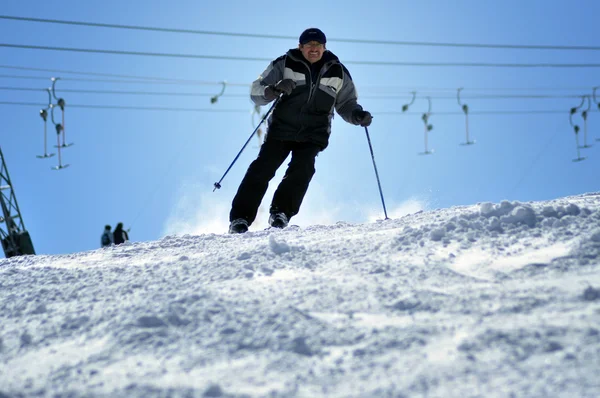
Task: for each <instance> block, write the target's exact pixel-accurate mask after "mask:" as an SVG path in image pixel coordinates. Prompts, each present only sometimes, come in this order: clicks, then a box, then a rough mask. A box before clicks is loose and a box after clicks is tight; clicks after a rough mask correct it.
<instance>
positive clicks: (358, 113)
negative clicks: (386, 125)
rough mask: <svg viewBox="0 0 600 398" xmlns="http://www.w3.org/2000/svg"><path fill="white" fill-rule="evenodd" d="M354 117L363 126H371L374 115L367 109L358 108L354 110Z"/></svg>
mask: <svg viewBox="0 0 600 398" xmlns="http://www.w3.org/2000/svg"><path fill="white" fill-rule="evenodd" d="M352 117H353V118H354V121H355V122H356V123H358V124H360V125H361V126H362V127H369V126H370V125H371V122H372V121H373V116H371V114H370V113H369V112H367V111H363V110H362V109H356V110H354V112H352Z"/></svg>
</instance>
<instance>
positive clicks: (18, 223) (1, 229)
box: [0, 148, 35, 258]
mask: <svg viewBox="0 0 600 398" xmlns="http://www.w3.org/2000/svg"><path fill="white" fill-rule="evenodd" d="M0 160H2V168H1V169H0V206H1V207H2V214H1V215H0V238H1V239H2V248H3V249H4V255H5V256H6V257H7V258H8V257H13V256H21V255H24V254H35V251H34V250H33V243H32V242H31V237H30V236H29V233H28V232H27V231H26V230H25V225H24V224H23V217H21V212H20V211H19V205H17V198H16V197H15V192H14V190H13V188H12V184H11V182H10V177H9V175H8V169H7V168H6V163H5V162H4V155H3V154H2V149H1V148H0Z"/></svg>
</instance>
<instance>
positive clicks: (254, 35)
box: [0, 15, 600, 51]
mask: <svg viewBox="0 0 600 398" xmlns="http://www.w3.org/2000/svg"><path fill="white" fill-rule="evenodd" d="M0 19H8V20H14V21H23V22H40V23H54V24H63V25H78V26H88V27H100V28H113V29H128V30H145V31H154V32H161V33H186V34H199V35H213V36H229V37H247V38H258V39H281V40H297V36H286V35H273V34H259V33H241V32H223V31H207V30H194V29H175V28H162V27H152V26H139V25H138V26H136V25H121V24H108V23H94V22H84V21H68V20H57V19H45V18H31V17H19V16H10V15H0ZM328 40H329V41H331V42H341V43H362V44H383V45H402V46H434V47H463V48H465V47H466V48H504V49H507V48H510V49H525V50H531V49H537V50H580V51H581V50H591V51H597V50H600V47H599V46H566V45H537V44H489V43H450V42H420V41H397V40H376V39H350V38H335V37H331V38H329V39H328Z"/></svg>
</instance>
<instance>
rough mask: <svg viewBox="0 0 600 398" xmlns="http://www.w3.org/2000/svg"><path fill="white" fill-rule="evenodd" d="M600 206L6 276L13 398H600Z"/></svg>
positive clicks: (166, 245)
mask: <svg viewBox="0 0 600 398" xmlns="http://www.w3.org/2000/svg"><path fill="white" fill-rule="evenodd" d="M598 375H600V193H590V194H585V195H580V196H573V197H567V198H560V199H556V200H552V201H547V202H534V203H518V202H502V203H498V204H492V203H483V204H477V205H472V206H465V207H453V208H449V209H440V210H435V211H427V212H419V213H416V214H411V215H408V216H404V217H402V218H400V219H393V220H385V221H379V222H376V223H371V224H356V225H353V224H347V223H337V224H335V225H326V226H324V225H316V226H311V227H306V228H298V227H290V228H287V229H285V230H282V231H280V230H275V231H271V230H268V231H259V232H249V233H247V234H244V235H235V236H233V235H227V234H222V235H216V234H207V235H200V236H190V235H184V236H167V237H165V238H164V239H162V240H159V241H153V242H142V243H128V244H125V245H121V246H117V247H110V248H106V249H98V250H94V251H89V252H83V253H76V254H72V255H57V256H23V257H16V258H11V259H4V260H1V261H0V397H1V398H5V397H30V396H31V397H34V396H48V397H84V396H85V397H264V396H267V397H319V396H326V397H512V396H514V397H597V396H600V376H598Z"/></svg>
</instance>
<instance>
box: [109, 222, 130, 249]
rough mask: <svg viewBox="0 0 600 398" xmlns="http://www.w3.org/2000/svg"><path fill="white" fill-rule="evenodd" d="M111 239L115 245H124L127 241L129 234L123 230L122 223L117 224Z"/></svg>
mask: <svg viewBox="0 0 600 398" xmlns="http://www.w3.org/2000/svg"><path fill="white" fill-rule="evenodd" d="M113 238H114V239H113V241H114V242H115V245H120V244H121V243H125V242H127V241H128V240H129V234H128V233H127V231H125V230H124V229H123V223H122V222H120V223H118V224H117V226H116V228H115V231H114V232H113Z"/></svg>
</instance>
